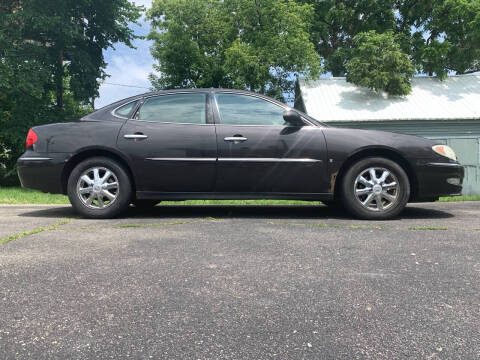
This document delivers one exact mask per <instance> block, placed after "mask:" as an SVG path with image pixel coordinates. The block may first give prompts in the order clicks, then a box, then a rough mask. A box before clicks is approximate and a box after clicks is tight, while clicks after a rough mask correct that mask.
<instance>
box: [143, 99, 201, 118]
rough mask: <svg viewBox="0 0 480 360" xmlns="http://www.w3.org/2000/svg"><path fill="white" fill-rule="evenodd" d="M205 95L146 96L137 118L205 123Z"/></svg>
mask: <svg viewBox="0 0 480 360" xmlns="http://www.w3.org/2000/svg"><path fill="white" fill-rule="evenodd" d="M206 99H207V95H206V94H202V93H198V94H172V95H161V96H155V97H151V98H148V99H147V100H145V102H144V103H143V105H142V107H141V108H140V110H139V111H138V113H137V116H136V119H137V120H144V121H155V122H169V123H182V124H205V119H206Z"/></svg>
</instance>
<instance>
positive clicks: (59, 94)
mask: <svg viewBox="0 0 480 360" xmlns="http://www.w3.org/2000/svg"><path fill="white" fill-rule="evenodd" d="M57 108H58V109H59V110H62V109H63V50H60V53H59V55H58V71H57Z"/></svg>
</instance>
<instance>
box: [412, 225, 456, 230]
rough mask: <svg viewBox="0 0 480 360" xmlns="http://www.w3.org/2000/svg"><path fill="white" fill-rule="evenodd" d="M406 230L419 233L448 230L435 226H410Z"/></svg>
mask: <svg viewBox="0 0 480 360" xmlns="http://www.w3.org/2000/svg"><path fill="white" fill-rule="evenodd" d="M408 230H419V231H426V230H433V231H447V230H448V228H445V227H436V226H411V227H409V228H408Z"/></svg>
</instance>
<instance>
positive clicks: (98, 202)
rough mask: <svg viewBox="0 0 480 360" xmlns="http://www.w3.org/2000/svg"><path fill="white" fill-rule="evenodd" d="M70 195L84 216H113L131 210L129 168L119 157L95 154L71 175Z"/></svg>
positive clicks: (74, 206)
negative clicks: (123, 164)
mask: <svg viewBox="0 0 480 360" xmlns="http://www.w3.org/2000/svg"><path fill="white" fill-rule="evenodd" d="M97 171H98V173H97V175H96V174H95V173H96V172H97ZM107 172H108V174H107ZM115 184H116V185H115ZM107 192H108V194H107ZM67 194H68V198H69V199H70V203H71V204H72V206H73V208H74V209H75V210H76V211H77V212H78V213H79V214H80V215H82V216H83V217H86V218H91V219H110V218H114V217H118V216H119V215H121V214H122V213H123V212H124V211H126V210H127V209H128V206H129V204H130V202H131V199H132V182H131V180H130V177H129V176H128V173H127V171H126V170H125V169H124V168H123V166H122V165H120V164H119V163H118V162H116V161H115V160H112V159H110V158H106V157H93V158H89V159H86V160H84V161H82V162H81V163H80V164H78V165H77V166H76V167H75V168H74V169H73V171H72V172H71V174H70V176H69V178H68V185H67ZM107 195H108V196H107ZM112 196H113V198H112ZM90 200H91V201H90ZM102 204H103V206H102Z"/></svg>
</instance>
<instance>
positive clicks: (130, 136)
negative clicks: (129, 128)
mask: <svg viewBox="0 0 480 360" xmlns="http://www.w3.org/2000/svg"><path fill="white" fill-rule="evenodd" d="M123 137H124V138H125V139H129V140H132V139H133V140H142V139H147V138H148V136H147V135H144V134H127V135H123Z"/></svg>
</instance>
